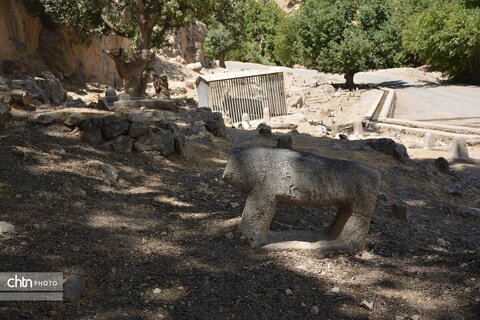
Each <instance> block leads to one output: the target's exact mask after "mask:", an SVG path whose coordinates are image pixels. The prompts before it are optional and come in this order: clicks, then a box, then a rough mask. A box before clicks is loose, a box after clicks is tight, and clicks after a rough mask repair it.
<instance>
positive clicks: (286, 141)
mask: <svg viewBox="0 0 480 320" xmlns="http://www.w3.org/2000/svg"><path fill="white" fill-rule="evenodd" d="M292 146H293V142H292V137H291V136H289V135H282V136H280V137H278V139H277V148H279V149H292Z"/></svg>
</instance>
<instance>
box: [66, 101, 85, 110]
mask: <svg viewBox="0 0 480 320" xmlns="http://www.w3.org/2000/svg"><path fill="white" fill-rule="evenodd" d="M64 107H65V108H85V107H87V104H86V103H85V102H84V101H83V100H82V99H75V100H69V101H67V102H65V103H64Z"/></svg>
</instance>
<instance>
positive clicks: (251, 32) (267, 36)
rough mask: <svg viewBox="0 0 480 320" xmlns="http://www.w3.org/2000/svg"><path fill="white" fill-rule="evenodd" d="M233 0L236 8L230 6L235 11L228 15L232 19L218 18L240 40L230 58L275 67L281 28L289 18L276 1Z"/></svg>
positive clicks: (229, 53)
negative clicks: (278, 29)
mask: <svg viewBox="0 0 480 320" xmlns="http://www.w3.org/2000/svg"><path fill="white" fill-rule="evenodd" d="M223 1H227V2H228V1H229V0H223ZM230 1H233V2H234V3H235V5H231V4H230V5H228V8H229V9H231V11H228V10H227V12H225V14H226V15H227V16H228V18H225V16H224V15H223V14H219V15H218V16H217V17H216V18H215V20H217V21H220V22H221V23H222V24H223V25H224V26H225V27H226V28H227V29H228V30H229V31H230V32H231V34H232V36H233V37H234V38H235V40H236V41H237V46H236V48H235V49H234V50H231V51H229V52H228V54H227V56H228V58H229V59H234V60H240V61H250V62H258V63H264V64H272V63H273V62H274V61H275V55H274V48H275V36H276V32H277V26H278V24H279V23H280V22H281V21H282V20H283V19H284V18H285V13H284V12H283V11H282V10H281V9H280V7H279V6H278V5H277V4H276V3H275V1H273V0H266V1H264V0H243V1H234V0H230Z"/></svg>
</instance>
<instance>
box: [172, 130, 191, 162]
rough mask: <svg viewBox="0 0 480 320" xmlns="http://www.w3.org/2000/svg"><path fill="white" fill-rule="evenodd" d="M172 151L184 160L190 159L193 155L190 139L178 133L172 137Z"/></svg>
mask: <svg viewBox="0 0 480 320" xmlns="http://www.w3.org/2000/svg"><path fill="white" fill-rule="evenodd" d="M173 143H174V152H175V154H177V155H178V156H179V157H180V158H182V159H184V160H187V161H188V160H190V159H191V158H192V157H193V148H192V144H191V142H190V140H189V139H188V138H187V137H185V136H183V135H180V134H177V135H175V137H174V138H173Z"/></svg>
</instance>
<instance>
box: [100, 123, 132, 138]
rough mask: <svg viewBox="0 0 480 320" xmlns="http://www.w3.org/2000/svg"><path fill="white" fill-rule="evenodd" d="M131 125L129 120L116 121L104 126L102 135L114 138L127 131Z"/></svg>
mask: <svg viewBox="0 0 480 320" xmlns="http://www.w3.org/2000/svg"><path fill="white" fill-rule="evenodd" d="M104 121H105V120H104ZM129 126H130V125H129V123H128V122H127V121H116V122H113V123H111V124H107V125H105V126H103V127H102V135H103V136H104V137H105V139H112V138H115V137H118V136H119V135H121V134H124V133H127V132H128V128H129Z"/></svg>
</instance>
